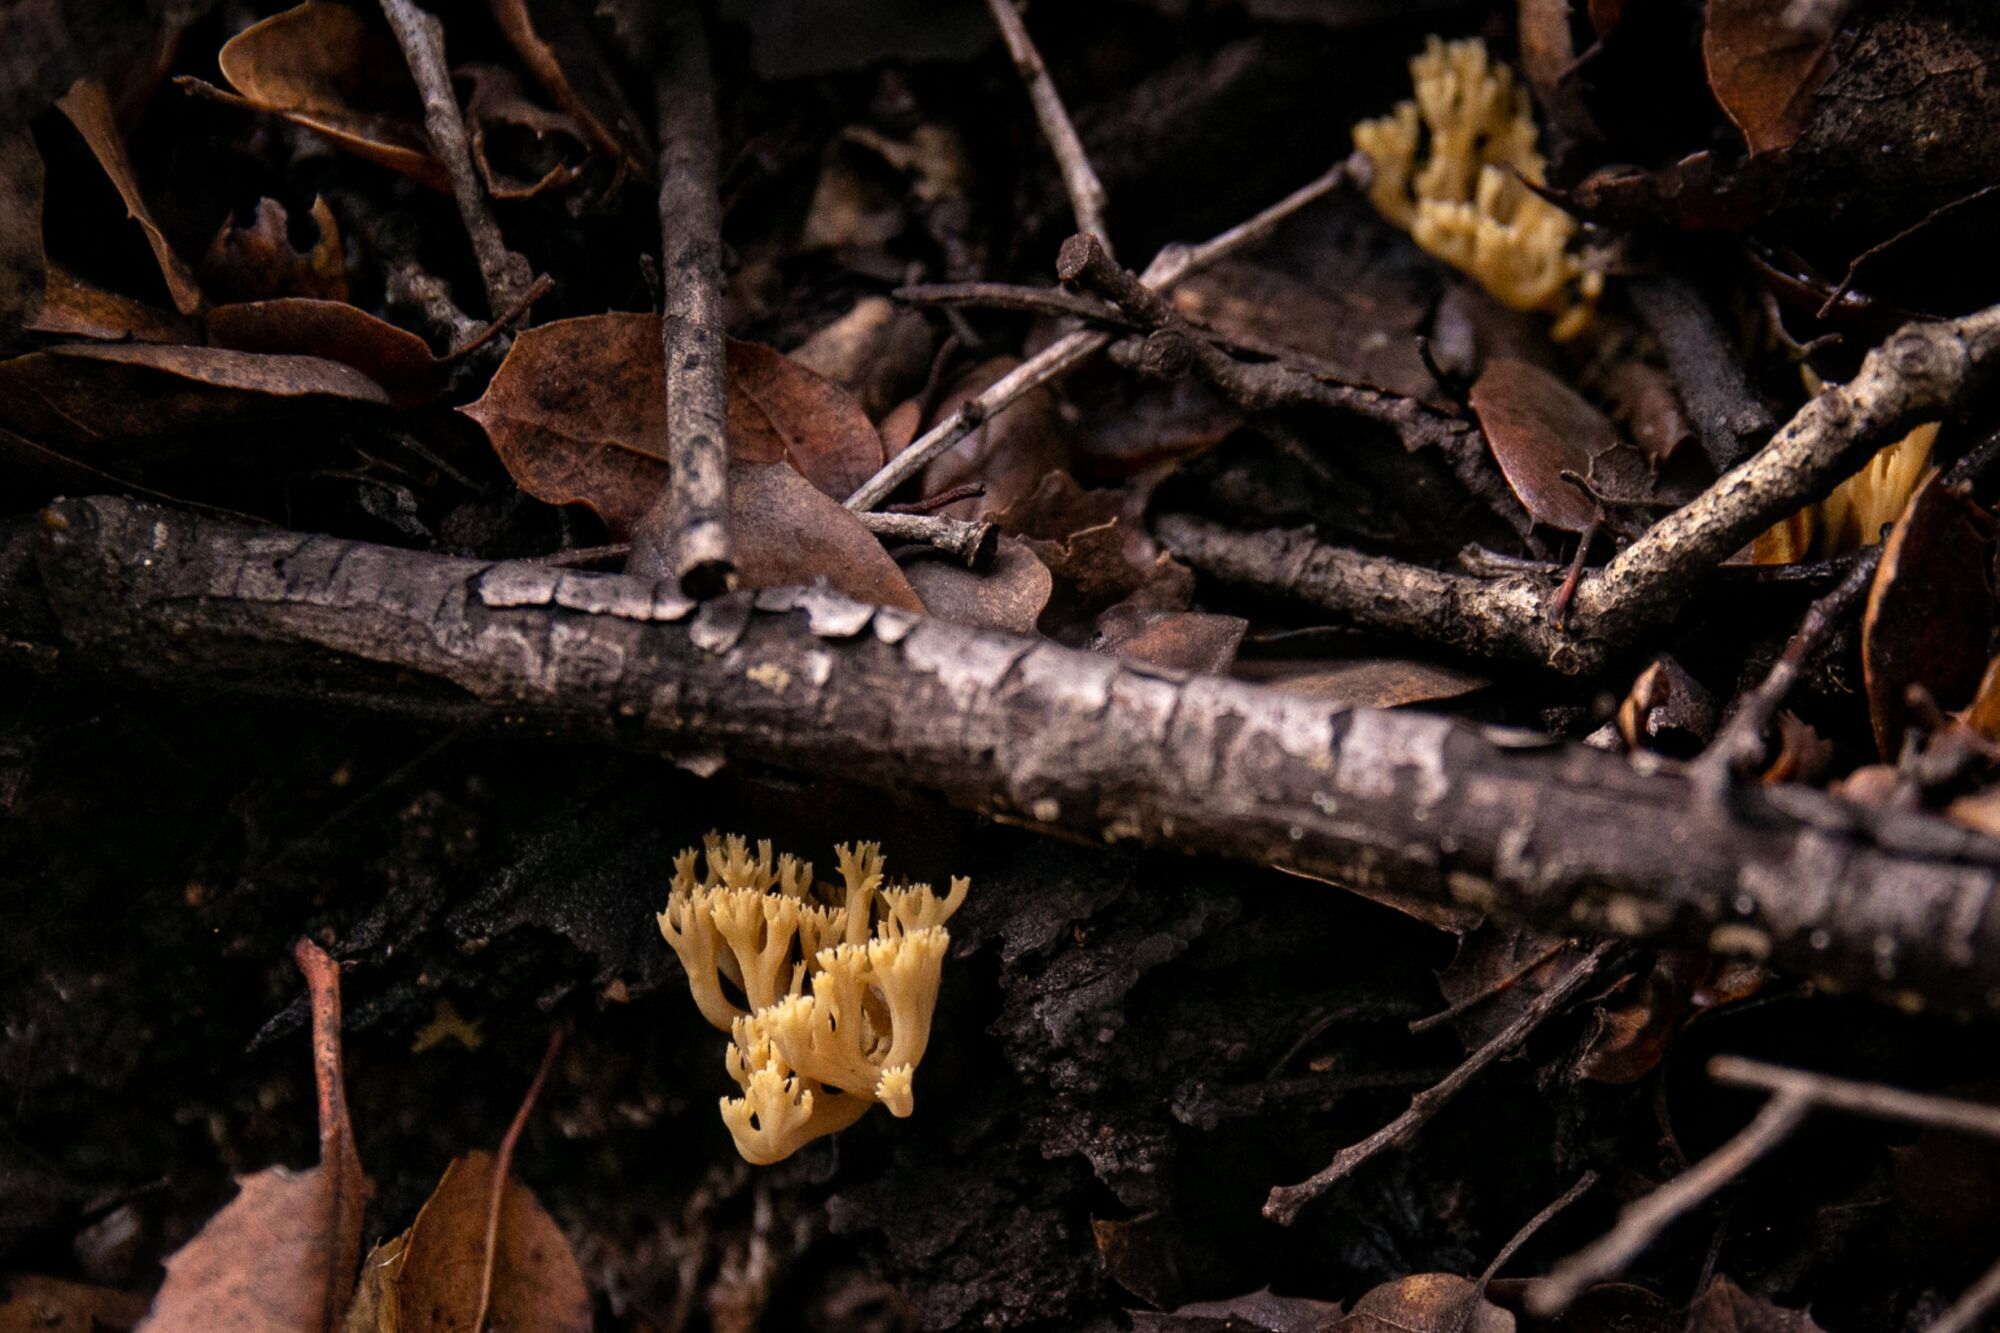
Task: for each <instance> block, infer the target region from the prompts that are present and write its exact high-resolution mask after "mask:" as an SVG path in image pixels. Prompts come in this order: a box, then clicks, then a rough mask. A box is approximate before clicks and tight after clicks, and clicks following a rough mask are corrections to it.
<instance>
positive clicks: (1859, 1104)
mask: <svg viewBox="0 0 2000 1333" xmlns="http://www.w3.org/2000/svg"><path fill="white" fill-rule="evenodd" d="M1708 1076H1709V1077H1710V1078H1712V1079H1714V1080H1715V1081H1716V1082H1717V1083H1728V1084H1731V1085H1734V1086H1736V1087H1740V1088H1763V1089H1765V1090H1767V1091H1769V1092H1773V1093H1781V1094H1793V1095H1797V1096H1800V1097H1803V1098H1805V1099H1806V1100H1807V1101H1809V1102H1811V1103H1813V1104H1814V1105H1815V1106H1824V1107H1826V1108H1827V1109H1829V1110H1833V1111H1846V1112H1849V1113H1851V1114H1853V1115H1865V1116H1870V1117H1872V1118H1874V1119H1876V1120H1900V1121H1903V1122H1905V1123H1908V1124H1912V1125H1929V1126H1931V1127H1932V1128H1934V1129H1954V1130H1959V1131H1961V1132H1963V1133H1967V1134H1983V1135H1985V1136H1986V1137H1987V1138H1992V1139H2000V1106H1991V1105H1988V1104H1987V1103H1985V1102H1969V1101H1965V1100H1963V1099H1961V1098H1957V1097H1934V1096H1931V1095H1930V1094H1928V1093H1922V1092H1908V1091H1905V1090H1904V1089H1902V1088H1891V1087H1888V1086H1886V1085H1884V1084H1880V1083H1860V1082H1856V1081H1854V1080H1852V1079H1845V1078H1834V1077H1832V1076H1830V1075H1827V1074H1815V1073H1812V1072H1810V1071H1809V1070H1804V1069H1786V1068H1784V1067H1783V1066H1781V1065H1770V1064H1765V1063H1764V1062H1763V1061H1762V1060H1746V1059H1744V1058H1743V1057H1742V1056H1740V1055H1718V1056H1716V1057H1715V1058H1714V1059H1713V1060H1710V1061H1709V1062H1708Z"/></svg>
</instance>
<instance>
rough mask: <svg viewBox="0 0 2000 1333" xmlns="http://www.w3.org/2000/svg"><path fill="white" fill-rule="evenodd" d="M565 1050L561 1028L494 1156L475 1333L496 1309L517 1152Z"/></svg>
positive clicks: (481, 1330)
mask: <svg viewBox="0 0 2000 1333" xmlns="http://www.w3.org/2000/svg"><path fill="white" fill-rule="evenodd" d="M562 1047H563V1029H561V1028H557V1029H556V1030H555V1031H554V1032H551V1033H550V1034H549V1043H548V1045H547V1046H546V1047H544V1048H543V1049H542V1063H541V1064H540V1065H539V1066H537V1067H536V1069H535V1077H534V1080H533V1081H532V1082H530V1083H529V1084H528V1092H527V1095H526V1096H524V1097H522V1098H521V1105H520V1107H519V1109H517V1110H516V1111H515V1112H514V1119H513V1122H512V1123H511V1124H509V1125H508V1126H507V1133H506V1134H505V1135H504V1136H502V1137H501V1139H500V1150H499V1151H498V1152H496V1153H495V1154H493V1183H492V1185H491V1187H490V1188H489V1189H488V1190H487V1193H486V1245H485V1248H484V1249H483V1250H481V1251H480V1256H479V1307H478V1309H477V1311H476V1312H475V1313H474V1315H473V1318H472V1333H486V1318H487V1315H488V1313H489V1312H490V1311H491V1310H492V1308H493V1269H494V1264H495V1260H496V1259H497V1257H498V1256H499V1253H500V1210H501V1205H502V1204H504V1203H505V1202H506V1201H507V1181H508V1179H509V1177H511V1176H512V1175H513V1174H514V1149H515V1148H517V1147H519V1146H520V1143H521V1134H522V1132H523V1131H525V1130H526V1129H527V1127H528V1116H529V1114H530V1113H531V1112H533V1111H534V1109H535V1103H536V1102H537V1101H538V1100H540V1098H541V1095H542V1088H543V1087H544V1086H545V1085H546V1084H547V1083H548V1081H549V1072H550V1071H551V1070H553V1069H554V1068H555V1067H556V1056H557V1054H559V1053H560V1052H561V1051H562Z"/></svg>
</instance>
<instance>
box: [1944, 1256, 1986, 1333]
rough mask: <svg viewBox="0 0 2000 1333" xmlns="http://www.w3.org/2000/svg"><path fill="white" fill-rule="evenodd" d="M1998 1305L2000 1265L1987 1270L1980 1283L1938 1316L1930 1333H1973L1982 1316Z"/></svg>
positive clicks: (1974, 1285) (1972, 1286)
mask: <svg viewBox="0 0 2000 1333" xmlns="http://www.w3.org/2000/svg"><path fill="white" fill-rule="evenodd" d="M1997 1304H2000V1264H1995V1265H1993V1267H1991V1268H1989V1269H1987V1270H1986V1273H1985V1275H1984V1276H1982V1277H1981V1278H1980V1279H1979V1281H1977V1282H1975V1283H1973V1284H1972V1285H1971V1286H1970V1287H1968V1288H1966V1290H1965V1294H1964V1295H1962V1296H1960V1297H1959V1298H1958V1299H1957V1300H1955V1301H1953V1302H1952V1303H1951V1308H1950V1309H1949V1310H1946V1311H1945V1312H1944V1313H1943V1314H1941V1315H1939V1316H1938V1321H1937V1322H1936V1323H1935V1324H1932V1325H1931V1327H1930V1333H1973V1330H1974V1329H1975V1328H1977V1327H1978V1326H1979V1319H1980V1316H1982V1315H1984V1314H1985V1313H1986V1312H1987V1311H1988V1310H1990V1309H1992V1308H1993V1307H1994V1306H1995V1305H1997Z"/></svg>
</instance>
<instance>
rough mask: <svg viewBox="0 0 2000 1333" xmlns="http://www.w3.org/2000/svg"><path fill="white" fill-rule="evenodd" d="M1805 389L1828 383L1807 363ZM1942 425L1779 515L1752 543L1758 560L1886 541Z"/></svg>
mask: <svg viewBox="0 0 2000 1333" xmlns="http://www.w3.org/2000/svg"><path fill="white" fill-rule="evenodd" d="M1799 374H1800V377H1801V378H1802V379H1804V381H1805V385H1806V392H1807V393H1811V394H1817V393H1819V392H1820V391H1821V390H1822V389H1824V388H1825V387H1826V385H1825V384H1824V383H1823V382H1822V381H1821V380H1820V378H1819V376H1817V375H1815V374H1813V372H1812V370H1811V369H1810V368H1809V367H1805V366H1801V367H1799ZM1938 424H1939V423H1937V422H1935V421H1927V422H1925V423H1924V424H1923V425H1921V426H1918V427H1917V428H1916V429H1915V430H1912V431H1911V432H1910V433H1909V434H1908V435H1905V436H1904V437H1903V438H1902V439H1900V440H1897V441H1896V442H1895V443H1894V444H1890V445H1884V446H1883V447H1882V449H1881V450H1879V451H1878V452H1877V453H1876V454H1875V456H1874V457H1873V458H1871V459H1869V460H1868V463H1867V465H1866V466H1865V467H1863V468H1862V469H1861V470H1860V471H1859V472H1857V473H1855V474H1854V475H1853V476H1851V477H1849V478H1848V479H1847V480H1846V481H1843V482H1841V483H1840V485H1839V486H1837V487H1835V488H1834V490H1833V493H1832V494H1831V495H1829V496H1827V497H1826V499H1824V500H1821V501H1820V502H1819V503H1818V504H1816V505H1807V506H1806V507H1805V508H1804V509H1801V510H1799V511H1798V512H1797V513H1795V514H1793V515H1791V516H1790V517H1789V518H1785V519H1781V520H1779V521H1778V522H1777V523H1776V524H1774V525H1773V526H1772V527H1771V528H1770V529H1768V530H1767V531H1765V532H1764V533H1763V534H1762V535H1760V536H1759V537H1758V538H1757V540H1756V541H1755V542H1753V543H1751V546H1750V558H1751V560H1752V562H1753V563H1755V564H1759V565H1789V564H1792V563H1794V562H1796V561H1800V560H1806V559H1810V558H1812V557H1814V556H1818V557H1822V558H1824V557H1826V556H1833V555H1843V554H1845V553H1847V552H1848V551H1858V550H1860V549H1861V548H1862V547H1864V546H1873V545H1874V544H1875V543H1876V542H1879V541H1881V540H1882V529H1883V528H1885V527H1887V526H1888V525H1889V524H1891V523H1894V522H1895V521H1896V520H1897V519H1898V518H1901V517H1902V514H1903V508H1904V506H1905V505H1907V504H1909V502H1910V497H1911V496H1912V495H1914V494H1916V490H1917V483H1918V482H1920V481H1922V480H1923V479H1924V473H1925V471H1926V470H1927V469H1928V468H1929V467H1930V463H1931V447H1932V446H1933V445H1935V444H1936V443H1937V434H1938Z"/></svg>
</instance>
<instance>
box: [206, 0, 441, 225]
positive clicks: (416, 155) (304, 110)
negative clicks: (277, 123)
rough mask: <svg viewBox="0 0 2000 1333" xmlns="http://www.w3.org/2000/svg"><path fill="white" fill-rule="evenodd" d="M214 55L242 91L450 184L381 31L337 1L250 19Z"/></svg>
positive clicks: (388, 162)
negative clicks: (253, 19) (257, 20)
mask: <svg viewBox="0 0 2000 1333" xmlns="http://www.w3.org/2000/svg"><path fill="white" fill-rule="evenodd" d="M216 61H217V63H218V64H219V65H221V67H222V76H223V77H224V78H225V79H227V80H229V84H230V86H231V87H232V88H234V89H235V90H236V91H237V93H239V94H241V96H240V97H231V96H229V94H227V93H222V92H221V91H220V90H219V89H217V90H211V94H212V95H218V96H220V97H221V98H222V99H223V100H225V101H231V102H240V103H241V104H242V105H245V106H247V107H249V108H250V109H252V110H255V111H264V112H269V113H271V114H273V115H278V116H283V117H284V118H285V119H286V120H289V121H291V122H292V123H293V124H294V125H300V126H303V127H304V128H306V129H309V130H312V131H314V132H316V133H319V134H324V135H325V136H326V137H327V138H328V139H330V140H332V141H333V142H334V143H336V144H339V145H340V146H341V147H342V148H345V149H347V150H348V151H349V152H351V153H354V154H355V155H357V156H359V157H363V158H366V159H367V160H368V161H370V162H374V163H377V164H378V165H380V166H385V167H388V168H389V169H390V170H392V171H398V172H401V173H402V174H403V175H405V176H408V177H410V178H411V179H412V180H416V181H420V182H422V183H423V184H425V185H427V186H429V187H430V188H432V189H434V190H438V191H440V192H443V191H446V190H449V189H450V188H451V182H450V180H449V179H448V178H447V177H446V175H445V170H444V167H443V166H442V165H441V164H440V163H439V162H438V160H437V159H436V158H434V157H432V156H431V152H430V140H429V139H428V138H427V137H426V136H425V134H424V129H423V113H422V107H421V105H420V104H419V102H418V99H417V88H416V84H415V83H413V82H412V81H411V80H410V76H409V69H408V66H406V65H405V64H404V63H403V56H402V52H401V51H399V50H397V48H396V44H395V42H394V41H393V40H391V39H390V37H389V34H388V33H387V32H386V31H383V30H382V29H380V28H378V27H374V26H371V25H370V24H368V23H367V22H365V21H364V20H363V19H362V17H361V15H360V14H359V13H358V12H356V11H355V10H353V9H350V8H348V7H347V6H346V5H343V4H339V3H337V0H306V3H304V4H302V5H299V6H298V7H297V8H295V9H287V10H285V11H284V12H283V13H280V14H273V15H271V16H270V17H269V18H267V19H263V20H260V21H259V22H256V23H253V24H251V25H250V26H249V27H247V28H245V29H244V30H243V31H242V32H239V33H237V34H236V35H235V36H234V37H232V38H230V39H229V41H228V42H226V43H224V44H223V47H222V50H221V52H220V53H219V54H218V55H217V56H216Z"/></svg>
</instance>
